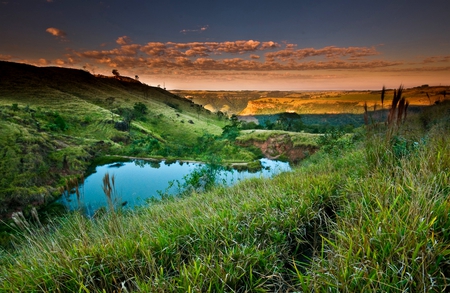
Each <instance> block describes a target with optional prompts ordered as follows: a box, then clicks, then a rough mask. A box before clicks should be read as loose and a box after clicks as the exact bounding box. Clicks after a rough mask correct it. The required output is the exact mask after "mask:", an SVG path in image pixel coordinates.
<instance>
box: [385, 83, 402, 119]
mask: <svg viewBox="0 0 450 293" xmlns="http://www.w3.org/2000/svg"><path fill="white" fill-rule="evenodd" d="M402 93H403V85H400V86H399V88H398V90H394V98H393V99H392V104H391V108H390V109H389V115H388V125H389V126H391V125H392V124H393V123H394V122H395V121H396V120H397V121H398V112H400V109H397V106H399V103H400V101H401V99H402ZM402 103H404V102H402ZM403 106H404V104H403ZM403 106H402V109H401V111H402V112H403ZM396 110H398V112H397V111H396ZM396 118H397V119H396Z"/></svg>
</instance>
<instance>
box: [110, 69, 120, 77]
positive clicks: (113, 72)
mask: <svg viewBox="0 0 450 293" xmlns="http://www.w3.org/2000/svg"><path fill="white" fill-rule="evenodd" d="M112 74H113V75H114V76H116V77H117V76H120V73H119V70H117V69H113V70H112Z"/></svg>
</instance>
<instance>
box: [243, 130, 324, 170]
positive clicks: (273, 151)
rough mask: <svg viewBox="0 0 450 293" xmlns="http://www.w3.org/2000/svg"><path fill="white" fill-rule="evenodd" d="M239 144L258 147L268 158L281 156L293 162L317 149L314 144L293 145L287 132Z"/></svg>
mask: <svg viewBox="0 0 450 293" xmlns="http://www.w3.org/2000/svg"><path fill="white" fill-rule="evenodd" d="M240 144H241V145H243V146H250V145H253V146H255V147H257V148H259V149H260V150H261V151H262V153H263V154H264V156H265V157H266V158H268V159H272V160H276V159H281V158H283V159H288V160H289V161H290V162H293V163H297V162H299V161H301V160H303V159H304V158H306V157H307V156H310V155H312V154H313V153H315V152H316V151H317V150H318V148H317V147H315V146H309V145H300V146H295V145H294V143H293V142H292V140H291V137H290V136H289V135H287V134H283V135H276V136H271V137H269V138H268V139H267V140H265V141H259V140H248V141H246V142H242V143H240Z"/></svg>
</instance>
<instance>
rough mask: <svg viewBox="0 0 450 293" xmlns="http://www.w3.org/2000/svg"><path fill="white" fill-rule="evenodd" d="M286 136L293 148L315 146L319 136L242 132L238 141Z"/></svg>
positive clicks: (300, 133) (260, 131) (275, 131)
mask: <svg viewBox="0 0 450 293" xmlns="http://www.w3.org/2000/svg"><path fill="white" fill-rule="evenodd" d="M285 134H288V135H289V136H290V137H291V140H292V142H293V143H294V146H302V145H303V146H317V138H318V137H319V136H320V135H319V134H312V133H302V132H288V131H282V130H262V129H258V130H242V131H241V133H240V136H239V137H238V138H237V140H238V141H241V142H246V141H249V140H256V141H261V142H263V141H266V140H267V139H269V138H270V137H274V136H280V135H285Z"/></svg>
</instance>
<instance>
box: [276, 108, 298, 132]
mask: <svg viewBox="0 0 450 293" xmlns="http://www.w3.org/2000/svg"><path fill="white" fill-rule="evenodd" d="M277 123H278V124H279V126H280V128H281V129H282V130H285V131H300V130H302V128H303V122H302V119H301V116H300V115H298V114H297V113H288V112H286V113H281V114H280V115H279V116H278V120H277Z"/></svg>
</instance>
